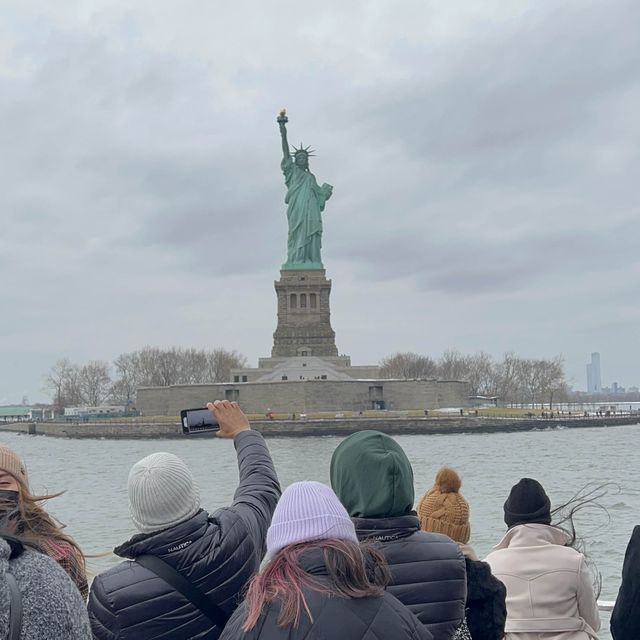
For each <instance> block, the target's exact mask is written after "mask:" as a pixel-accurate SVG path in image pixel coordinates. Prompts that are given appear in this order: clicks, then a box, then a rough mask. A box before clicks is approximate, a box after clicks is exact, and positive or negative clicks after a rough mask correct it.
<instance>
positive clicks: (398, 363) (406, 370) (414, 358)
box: [380, 352, 438, 379]
mask: <svg viewBox="0 0 640 640" xmlns="http://www.w3.org/2000/svg"><path fill="white" fill-rule="evenodd" d="M437 369H438V368H437V365H436V363H435V361H434V360H433V359H432V358H429V357H428V356H421V355H419V354H417V353H412V352H404V353H394V354H393V355H390V356H387V357H385V358H383V359H382V360H381V361H380V377H381V378H404V379H416V378H435V377H436V376H437Z"/></svg>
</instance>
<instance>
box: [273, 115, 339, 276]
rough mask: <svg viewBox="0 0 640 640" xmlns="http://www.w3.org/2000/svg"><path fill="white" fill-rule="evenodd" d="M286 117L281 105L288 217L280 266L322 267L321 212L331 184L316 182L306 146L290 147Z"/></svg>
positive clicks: (297, 267) (309, 153) (281, 133)
mask: <svg viewBox="0 0 640 640" xmlns="http://www.w3.org/2000/svg"><path fill="white" fill-rule="evenodd" d="M288 121H289V119H288V118H287V114H286V111H285V110H284V109H283V110H282V111H281V112H280V115H279V116H278V119H277V122H278V124H279V125H280V135H281V136H282V154H283V157H282V162H281V164H280V166H281V167H282V172H283V173H284V183H285V185H286V186H287V195H286V197H285V199H284V201H285V203H286V204H287V205H288V206H287V220H288V221H289V237H288V240H287V262H286V263H285V264H283V265H282V268H283V269H323V268H324V267H323V266H322V260H321V258H320V248H321V246H322V216H321V213H322V212H323V211H324V205H325V203H326V201H327V200H328V199H329V198H330V197H331V194H332V192H333V187H332V186H331V185H330V184H326V183H325V184H323V185H322V186H321V187H319V186H318V183H317V182H316V178H315V176H314V175H313V173H311V171H309V156H311V155H312V152H311V150H310V149H309V147H303V146H302V143H300V148H295V147H293V151H290V150H289V142H288V141H287V128H286V124H287V122H288Z"/></svg>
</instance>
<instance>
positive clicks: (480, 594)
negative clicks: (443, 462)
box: [417, 467, 507, 640]
mask: <svg viewBox="0 0 640 640" xmlns="http://www.w3.org/2000/svg"><path fill="white" fill-rule="evenodd" d="M461 486H462V480H461V479H460V476H459V475H458V474H457V473H456V471H455V470H454V469H451V468H450V467H443V468H442V469H440V471H438V473H437V474H436V480H435V483H434V485H433V487H431V489H429V490H428V491H427V492H426V493H425V494H424V495H423V496H422V498H420V502H418V508H417V511H418V518H419V519H420V528H421V529H422V530H423V531H430V532H432V533H444V534H445V535H447V536H449V537H450V538H451V539H452V540H453V541H454V542H457V543H458V545H459V547H460V550H461V551H462V553H463V555H464V558H465V563H466V568H467V602H466V607H465V617H466V624H467V627H468V630H469V634H470V635H471V638H472V639H473V640H502V638H503V636H504V625H505V620H506V617H507V608H506V605H505V595H506V589H505V586H504V585H503V584H502V582H500V580H498V579H497V578H496V577H495V576H494V575H492V573H491V567H490V566H489V565H488V564H487V563H486V562H481V561H480V560H478V556H477V555H476V553H475V551H474V550H473V547H471V545H470V544H469V540H470V538H471V524H470V521H469V503H468V502H467V501H466V500H465V498H464V497H463V496H462V494H461V493H460V487H461Z"/></svg>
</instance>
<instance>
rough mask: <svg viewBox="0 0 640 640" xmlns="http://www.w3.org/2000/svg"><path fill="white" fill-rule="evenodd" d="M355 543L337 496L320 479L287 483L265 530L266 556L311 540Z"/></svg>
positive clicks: (354, 532) (271, 555) (353, 534)
mask: <svg viewBox="0 0 640 640" xmlns="http://www.w3.org/2000/svg"><path fill="white" fill-rule="evenodd" d="M332 538H337V539H339V540H350V541H351V542H355V543H357V542H358V537H357V536H356V530H355V527H354V525H353V522H352V521H351V518H350V517H349V514H348V513H347V510H346V509H345V508H344V507H343V506H342V503H341V502H340V500H338V496H336V494H335V493H334V492H333V491H332V490H331V489H330V488H329V487H328V486H327V485H325V484H322V483H321V482H313V481H305V482H294V483H293V484H292V485H289V486H288V487H287V488H286V489H285V490H284V492H283V493H282V496H281V497H280V500H279V501H278V504H277V505H276V508H275V511H274V512H273V518H272V519H271V526H270V527H269V530H268V531H267V556H266V557H267V559H270V558H272V557H273V556H274V555H275V554H276V553H278V551H280V549H283V548H284V547H287V546H289V545H292V544H298V543H299V542H307V541H311V540H329V539H332Z"/></svg>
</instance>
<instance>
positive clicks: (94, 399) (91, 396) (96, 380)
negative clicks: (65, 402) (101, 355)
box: [80, 360, 111, 407]
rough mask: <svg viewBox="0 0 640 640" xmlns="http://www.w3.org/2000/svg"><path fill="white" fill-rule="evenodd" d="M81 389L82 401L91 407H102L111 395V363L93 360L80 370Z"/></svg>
mask: <svg viewBox="0 0 640 640" xmlns="http://www.w3.org/2000/svg"><path fill="white" fill-rule="evenodd" d="M80 389H81V391H82V399H83V400H84V402H86V404H88V405H89V406H91V407H97V406H99V405H101V404H102V403H103V402H104V401H105V400H106V398H107V396H108V395H109V391H110V389H111V376H110V375H109V363H108V362H104V361H102V360H92V361H91V362H89V363H88V364H86V365H85V366H84V367H82V368H81V369H80Z"/></svg>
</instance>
